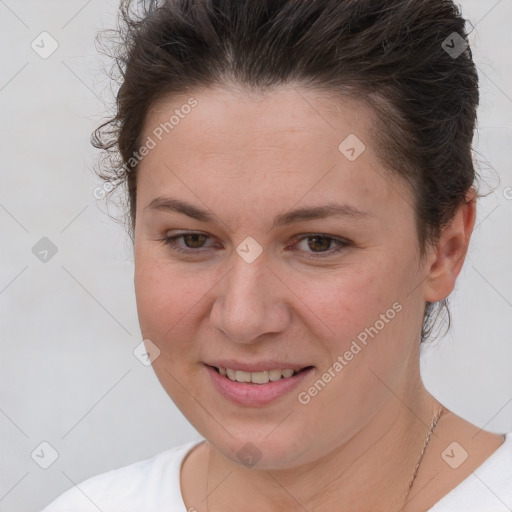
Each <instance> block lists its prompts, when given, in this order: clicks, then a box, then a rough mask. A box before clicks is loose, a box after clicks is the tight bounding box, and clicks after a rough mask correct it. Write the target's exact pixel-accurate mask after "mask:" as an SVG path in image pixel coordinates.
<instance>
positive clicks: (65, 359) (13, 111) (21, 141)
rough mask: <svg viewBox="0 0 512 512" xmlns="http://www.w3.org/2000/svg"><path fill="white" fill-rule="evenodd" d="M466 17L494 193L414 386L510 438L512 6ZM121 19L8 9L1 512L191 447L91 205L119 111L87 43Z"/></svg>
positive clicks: (472, 10) (75, 8)
mask: <svg viewBox="0 0 512 512" xmlns="http://www.w3.org/2000/svg"><path fill="white" fill-rule="evenodd" d="M461 5H462V8H463V12H464V14H465V15H466V16H467V17H469V19H470V20H471V22H472V23H473V25H475V26H476V30H475V32H474V33H473V34H472V36H471V40H472V48H473V54H474V58H475V60H476V63H477V65H478V69H479V73H480V79H481V107H480V110H479V135H478V136H477V138H476V148H477V150H478V155H479V156H478V158H479V160H480V161H481V162H482V163H481V165H480V172H481V173H482V175H483V180H484V183H483V185H482V190H484V191H486V190H489V188H490V187H494V188H495V191H494V192H493V193H492V194H490V195H489V196H488V197H487V198H485V199H483V200H482V201H481V203H480V206H479V211H478V220H477V227H476V229H475V232H474V235H473V239H472V242H471V247H470V252H469V255H468V257H467V259H466V264H465V266H464V269H463V271H462V274H461V275H460V277H459V280H458V283H457V286H456V289H455V291H454V292H453V294H452V295H451V303H452V312H453V324H452V328H451V331H450V333H449V334H448V335H447V336H445V337H444V338H442V339H441V340H440V341H439V342H436V344H435V345H432V346H429V347H425V349H424V350H423V354H422V361H421V363H422V375H423V378H424V381H425V384H426V386H427V388H428V389H429V390H430V391H431V392H432V393H433V394H434V395H435V396H436V397H437V398H438V399H439V400H440V401H441V402H443V403H444V404H445V405H446V406H447V407H449V408H450V409H452V410H453V411H454V412H456V413H457V414H459V415H461V416H463V417H465V418H467V419H468V420H469V421H472V422H473V423H475V424H477V425H479V426H480V427H482V428H486V429H487V430H491V431H494V432H500V433H503V432H510V431H512V372H511V363H512V343H511V336H510V333H511V332H512V271H511V268H510V261H511V259H510V256H511V245H512V244H511V234H512V232H511V229H510V225H511V222H510V221H511V215H512V188H510V187H512V173H511V158H510V157H511V153H510V149H511V147H512V99H511V98H512V87H511V84H512V67H511V66H510V57H509V50H510V48H511V47H512V31H511V30H510V20H511V19H512V2H511V0H501V1H496V0H492V1H483V0H471V1H468V0H466V1H463V2H461ZM116 10H117V2H114V1H105V0H89V1H88V2H87V1H83V0H73V1H64V0H62V1H60V2H58V1H50V0H47V1H41V0H38V1H29V0H21V1H15V0H0V34H1V38H2V45H1V47H0V53H1V58H2V60H1V62H2V66H1V71H0V108H1V119H2V121H1V130H2V131H1V137H0V141H1V145H2V153H1V154H2V162H1V173H2V179H1V188H0V229H1V234H2V242H1V254H2V257H1V264H0V308H1V309H0V335H1V338H0V343H1V345H0V346H1V357H0V378H1V382H2V385H1V387H0V443H1V444H0V452H1V457H0V511H3V512H5V511H10V512H25V511H36V510H40V509H41V508H43V506H45V505H46V504H47V503H49V502H50V501H51V500H52V499H54V498H55V497H56V496H57V495H59V494H60V493H62V492H63V491H65V490H66V489H68V488H69V487H71V486H72V485H73V482H74V483H78V482H80V481H82V480H84V479H86V478H88V477H90V476H92V475H96V474H98V473H102V472H104V471H107V470H110V469H112V468H114V467H119V466H123V465H126V464H129V463H132V462H135V461H137V460H140V459H143V458H147V457H150V456H152V455H154V454H155V453H157V452H159V451H162V450H164V449H166V448H168V447H171V446H174V445H179V444H182V443H184V442H187V441H189V440H193V439H198V438H199V435H198V433H197V432H196V431H195V430H194V428H193V427H192V426H191V425H190V424H189V423H188V422H187V421H186V420H185V419H184V418H183V417H182V416H181V413H180V412H179V411H178V410H177V408H176V407H175V406H174V404H173V403H172V401H171V400H170V399H169V398H168V396H167V395H166V393H165V392H164V391H163V389H162V388H161V386H160V384H159V383H158V381H157V379H156V377H155V376H154V374H153V371H152V369H151V367H145V366H143V365H142V364H141V363H140V362H139V360H138V359H136V358H135V357H134V355H133V353H132V351H133V349H134V348H135V347H136V346H137V345H138V344H139V343H140V342H141V337H140V331H139V327H138V322H137V316H136V307H135V297H134V290H133V270H134V269H133V257H132V251H131V248H130V242H129V239H128V237H127V236H126V235H125V233H124V232H123V230H122V228H121V227H120V226H119V225H118V224H116V223H115V222H113V221H112V220H111V219H110V218H109V217H108V216H107V215H106V206H105V203H104V202H102V201H97V200H96V199H95V197H94V196H93V190H94V189H95V187H97V186H98V184H99V181H98V180H97V178H96V177H95V176H94V174H93V172H92V170H91V169H92V164H93V160H94V157H95V156H96V151H95V150H94V149H93V148H92V147H91V146H90V145H89V136H90V133H91V131H92V130H93V129H94V128H95V127H96V126H97V125H98V124H99V122H100V121H101V119H102V118H104V117H105V115H106V111H105V108H106V107H105V105H104V102H109V101H110V100H111V95H110V94H111V92H110V85H109V81H108V79H107V78H106V77H105V75H104V74H103V73H104V69H103V67H102V66H103V64H102V59H101V58H100V57H99V56H98V54H97V51H96V49H95V46H94V36H95V34H96V33H97V31H98V30H100V29H101V28H104V27H107V26H114V16H115V12H116ZM43 31H47V32H49V33H50V34H51V36H52V37H53V38H54V39H55V40H56V41H57V42H58V45H59V46H58V48H57V50H56V51H55V52H54V53H53V54H52V55H51V56H50V57H48V58H47V59H43V58H41V57H40V56H39V55H38V54H37V53H36V52H35V51H34V50H33V49H32V48H31V43H32V41H33V40H34V39H36V38H37V37H38V36H39V34H40V33H41V32H43ZM38 40H39V39H38ZM45 48H46V49H48V48H49V42H48V41H47V43H45ZM507 187H508V188H507ZM110 213H112V214H115V213H116V211H115V209H112V208H110ZM42 237H48V238H49V239H50V240H51V241H52V243H53V244H55V246H56V247H57V249H58V251H57V253H56V254H55V255H54V256H53V257H52V258H51V259H49V261H48V262H46V263H43V262H41V261H40V260H39V259H38V258H36V256H35V255H34V254H33V252H32V248H33V247H34V245H35V244H36V243H37V242H38V241H39V240H40V239H41V238H42ZM43 441H46V442H48V443H50V444H51V445H52V446H53V447H54V449H55V450H56V451H57V452H58V458H57V460H56V461H55V462H54V463H53V464H52V465H51V466H50V467H49V468H48V469H43V468H41V467H40V466H39V465H38V464H36V462H35V461H34V460H33V458H32V457H31V453H32V452H33V451H34V450H36V452H35V453H40V454H41V453H44V456H40V457H39V459H38V460H39V461H40V463H44V460H43V459H44V458H45V457H48V456H49V454H50V451H49V450H48V449H47V448H46V449H45V448H44V446H43V452H41V448H38V447H39V445H40V443H41V442H43ZM34 458H35V459H37V456H34ZM48 460H49V459H47V461H48Z"/></svg>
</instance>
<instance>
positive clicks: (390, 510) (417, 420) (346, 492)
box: [200, 379, 442, 512]
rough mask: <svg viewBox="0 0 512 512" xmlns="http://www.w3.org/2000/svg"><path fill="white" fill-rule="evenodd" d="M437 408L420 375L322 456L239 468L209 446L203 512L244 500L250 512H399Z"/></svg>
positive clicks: (230, 508) (227, 509) (228, 509)
mask: <svg viewBox="0 0 512 512" xmlns="http://www.w3.org/2000/svg"><path fill="white" fill-rule="evenodd" d="M398 397H400V398H398ZM441 409H442V406H441V405H440V404H439V402H437V400H435V399H434V398H433V397H432V396H431V395H430V394H429V393H428V392H427V391H426V390H425V388H424V387H423V385H422V384H421V381H420V380H419V379H418V383H417V385H416V386H415V387H414V389H412V390H411V387H410V383H409V391H408V392H407V391H405V390H404V392H402V393H400V392H397V390H394V392H391V391H390V393H389V399H388V400H387V402H385V403H383V405H382V407H381V408H380V409H379V410H378V411H376V413H375V414H374V416H373V417H372V418H371V419H370V420H369V421H368V422H367V423H366V424H365V425H364V426H363V427H362V428H361V429H360V430H359V431H358V432H356V433H355V434H354V435H351V436H350V437H349V438H347V439H345V440H344V441H343V442H340V444H339V445H338V446H335V447H333V449H332V450H331V451H330V452H329V453H328V455H327V456H325V457H323V458H320V459H317V460H315V461H314V462H313V463H308V464H304V465H300V466H295V467H293V468H286V469H277V470H258V469H257V468H255V467H253V468H245V467H241V466H240V465H239V464H235V463H233V462H232V461H230V460H229V459H227V458H226V457H224V456H223V455H222V454H220V453H219V452H217V451H216V450H215V448H214V447H211V446H210V445H209V448H210V454H209V455H210V456H209V471H208V472H205V475H204V476H205V477H206V478H205V479H204V482H203V484H204V486H203V492H204V489H206V484H207V482H208V491H207V492H208V500H207V502H206V501H205V502H204V503H205V504H206V503H207V506H206V505H205V506H204V510H205V511H207V510H208V512H219V511H223V512H234V511H235V510H236V511H238V510H252V509H251V508H250V507H248V506H247V504H248V503H249V504H252V503H254V504H255V505H254V510H275V511H281V510H282V511H287V512H289V511H290V510H292V511H295V510H296V511H303V510H315V511H319V512H328V511H332V510H337V509H339V504H340V503H343V509H345V510H361V511H362V510H365V511H366V510H371V511H372V512H380V511H382V512H395V511H396V512H398V511H400V510H401V509H402V507H403V506H404V504H405V498H406V493H407V491H408V488H409V484H410V481H411V477H412V476H413V474H414V471H415V469H416V466H417V464H418V461H419V459H420V454H421V452H422V450H423V448H424V446H425V442H426V438H427V434H428V432H429V429H430V426H431V422H432V420H433V419H434V417H435V416H436V415H438V414H439V412H440V410H441ZM433 435H434V436H435V433H434V434H433ZM207 462H208V458H207ZM206 466H207V467H208V464H207V465H206ZM203 484H202V485H203ZM413 487H414V484H413ZM200 512H202V510H201V511H200Z"/></svg>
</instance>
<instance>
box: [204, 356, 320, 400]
mask: <svg viewBox="0 0 512 512" xmlns="http://www.w3.org/2000/svg"><path fill="white" fill-rule="evenodd" d="M205 367H206V370H207V371H208V373H209V374H210V377H211V379H212V381H213V384H214V386H215V387H216V389H217V390H218V391H219V392H220V393H221V394H222V395H223V396H224V397H226V398H228V399H230V400H231V401H233V402H235V403H237V404H240V405H250V406H258V405H266V404H269V403H270V402H272V401H274V400H277V399H278V398H280V397H282V396H284V395H286V394H287V393H290V392H291V391H292V390H294V389H295V388H296V387H297V386H298V385H299V384H300V383H301V382H302V381H303V380H304V379H305V378H306V377H307V376H308V375H310V374H311V373H312V372H313V370H314V368H313V367H311V368H307V369H306V370H302V371H301V372H299V373H297V374H296V375H293V376H292V377H288V378H287V379H283V378H281V379H279V380H276V381H269V382H267V384H253V383H248V382H237V381H233V380H231V379H229V378H228V377H225V376H223V375H221V374H220V373H218V372H217V371H216V370H215V369H214V368H213V367H212V366H208V365H205Z"/></svg>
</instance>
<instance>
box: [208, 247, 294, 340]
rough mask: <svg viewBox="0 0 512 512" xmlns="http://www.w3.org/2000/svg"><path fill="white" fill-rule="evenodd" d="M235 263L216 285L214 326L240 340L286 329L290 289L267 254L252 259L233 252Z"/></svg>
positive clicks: (213, 312) (212, 321)
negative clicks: (249, 260) (279, 276)
mask: <svg viewBox="0 0 512 512" xmlns="http://www.w3.org/2000/svg"><path fill="white" fill-rule="evenodd" d="M233 260H234V263H233V266H232V268H231V270H230V271H229V272H228V273H227V275H226V276H225V277H224V279H222V280H221V281H220V282H219V283H218V285H217V286H216V287H215V290H216V295H215V299H214V304H213V307H212V310H211V312H210V321H211V324H212V326H213V327H214V328H215V329H217V330H219V331H221V332H222V333H223V334H224V335H225V336H226V337H227V338H229V339H230V340H232V341H234V342H237V343H246V344H248V343H254V342H255V341H256V340H258V338H260V336H262V335H264V334H271V333H279V332H281V331H285V330H286V329H287V327H288V325H289V323H290V319H291V314H290V308H289V307H288V306H287V300H288V298H289V295H290V294H291V292H290V291H289V290H288V288H287V287H286V286H285V285H284V284H283V283H282V281H281V280H280V279H279V278H278V276H277V275H276V271H275V270H273V269H271V268H270V267H269V266H268V263H267V260H266V258H265V257H264V254H262V255H260V256H259V257H258V258H257V259H256V260H255V261H253V262H252V263H248V262H246V261H244V260H243V259H242V258H241V257H239V256H238V254H234V255H233Z"/></svg>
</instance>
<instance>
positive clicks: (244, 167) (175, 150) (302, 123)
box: [138, 87, 406, 210]
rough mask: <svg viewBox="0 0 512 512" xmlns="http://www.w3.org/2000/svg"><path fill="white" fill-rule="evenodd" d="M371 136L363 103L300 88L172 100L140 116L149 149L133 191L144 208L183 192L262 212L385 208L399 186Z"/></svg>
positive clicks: (199, 93) (370, 118)
mask: <svg viewBox="0 0 512 512" xmlns="http://www.w3.org/2000/svg"><path fill="white" fill-rule="evenodd" d="M189 105H194V106H192V107H189ZM373 130H374V116H373V112H372V111H371V110H370V109H369V107H368V106H366V105H365V104H363V103H362V102H361V103H360V102H357V101H354V100H347V99H341V98H337V97H335V96H334V95H329V94H327V93H319V92H316V91H311V90H306V89H302V88H294V87H281V88H276V89H274V90H270V91H267V92H265V93H261V94H256V93H250V92H248V91H244V90H241V89H207V90H202V91H197V92H196V93H193V94H190V95H185V94H181V95H175V96H172V97H168V98H164V99H162V100H160V101H159V102H158V103H156V104H154V105H153V106H152V107H151V109H150V110H149V112H148V115H147V117H146V120H145V124H144V130H143V133H142V137H141V140H142V141H147V140H149V139H152V140H153V142H154V147H153V149H151V150H150V151H149V153H148V154H147V155H146V156H145V157H144V158H143V160H142V161H141V163H140V165H139V177H138V188H140V187H141V186H142V188H143V189H144V190H140V191H141V192H142V196H143V197H144V196H145V201H144V202H145V204H147V203H148V201H149V200H151V199H153V198H154V196H155V195H156V194H160V193H161V192H162V191H164V190H166V189H167V190H169V191H170V190H172V191H173V192H174V191H175V190H176V188H180V189H182V190H183V192H184V193H186V194H187V196H189V197H192V196H191V194H190V193H191V192H193V193H194V194H195V195H197V196H200V197H203V198H204V197H210V196H211V195H212V194H215V195H217V196H219V197H221V198H222V197H227V196H231V197H234V196H236V195H238V196H239V197H240V198H241V200H242V201H244V202H248V201H251V202H252V203H254V204H256V205H259V206H260V207H261V208H266V209H268V204H269V203H271V202H276V201H277V202H278V203H281V206H282V203H283V202H284V203H286V205H289V206H291V205H293V204H295V203H296V202H298V201H299V200H301V198H304V200H306V201H311V202H315V203H317V204H318V202H319V201H323V202H325V200H326V199H328V200H338V199H343V200H345V201H346V202H348V199H351V201H350V202H351V203H352V204H354V203H357V202H359V204H358V207H359V208H360V209H366V210H372V209H373V208H375V207H376V206H377V205H378V204H379V203H385V202H387V203H388V206H389V201H393V200H396V198H395V197H394V196H395V195H396V193H397V187H400V186H401V184H400V183H395V182H394V180H393V178H392V176H391V175H389V173H387V172H386V171H384V170H383V169H382V164H381V163H380V162H379V160H378V158H377V156H376V153H375V151H374V148H373V142H372V131H373ZM347 140H348V141H349V144H348V145H349V146H350V145H352V146H354V148H355V150H356V151H357V153H360V154H359V156H357V155H356V156H357V158H356V159H352V158H347V154H346V152H345V153H344V152H343V151H344V150H346V149H347V147H346V146H347V144H345V145H344V141H347ZM354 142H355V145H354ZM340 144H341V146H340ZM340 148H341V149H340ZM349 149H350V148H349ZM361 151H362V152H361ZM349 156H350V155H349ZM186 189H188V190H186ZM400 193H401V195H402V196H403V195H404V194H406V192H405V191H404V190H401V191H400ZM326 194H329V195H330V196H329V197H326ZM172 195H176V194H175V193H173V194H172ZM150 196H153V197H150ZM219 201H220V203H222V199H220V200H219ZM289 203H290V204H289Z"/></svg>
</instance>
